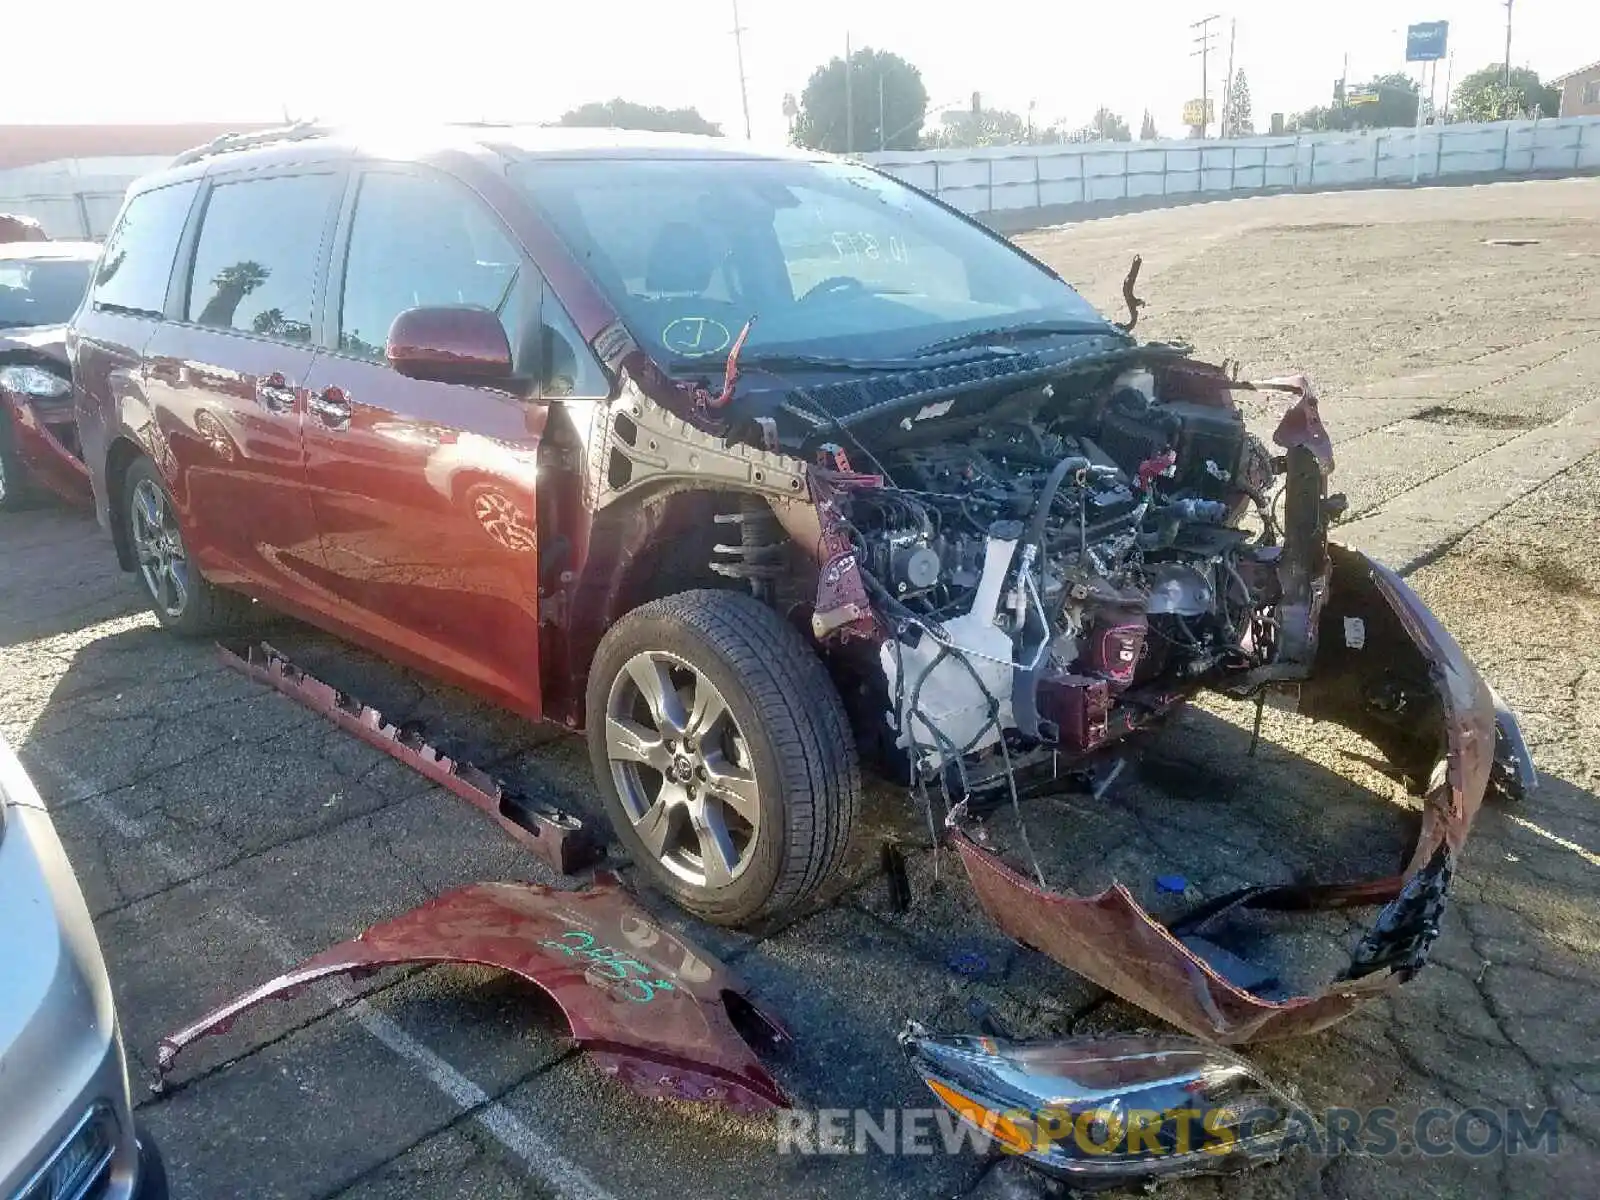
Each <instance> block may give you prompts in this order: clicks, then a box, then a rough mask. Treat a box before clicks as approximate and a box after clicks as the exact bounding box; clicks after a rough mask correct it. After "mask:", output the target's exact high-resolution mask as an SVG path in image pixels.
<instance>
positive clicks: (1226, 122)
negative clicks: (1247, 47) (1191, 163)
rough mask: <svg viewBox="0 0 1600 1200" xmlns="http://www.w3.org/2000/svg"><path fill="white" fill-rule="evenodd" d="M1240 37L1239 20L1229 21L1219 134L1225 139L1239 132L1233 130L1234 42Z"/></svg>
mask: <svg viewBox="0 0 1600 1200" xmlns="http://www.w3.org/2000/svg"><path fill="white" fill-rule="evenodd" d="M1238 36H1239V22H1238V20H1237V19H1230V20H1229V21H1228V80H1227V82H1226V83H1224V84H1223V85H1222V126H1221V128H1220V129H1219V130H1218V132H1219V133H1220V134H1221V135H1222V136H1223V137H1232V136H1233V135H1234V134H1235V133H1236V132H1237V130H1235V129H1234V128H1233V41H1234V39H1235V38H1236V37H1238Z"/></svg>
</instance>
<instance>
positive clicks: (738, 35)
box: [733, 0, 750, 142]
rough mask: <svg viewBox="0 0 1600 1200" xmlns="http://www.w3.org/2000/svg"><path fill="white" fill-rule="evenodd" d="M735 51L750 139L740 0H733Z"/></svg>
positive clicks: (746, 133) (745, 136)
mask: <svg viewBox="0 0 1600 1200" xmlns="http://www.w3.org/2000/svg"><path fill="white" fill-rule="evenodd" d="M733 51H734V53H735V54H736V55H737V56H738V58H739V103H740V104H742V105H744V140H745V141H747V142H748V141H749V140H750V91H749V89H748V88H746V87H745V82H744V26H743V25H741V24H739V0H733Z"/></svg>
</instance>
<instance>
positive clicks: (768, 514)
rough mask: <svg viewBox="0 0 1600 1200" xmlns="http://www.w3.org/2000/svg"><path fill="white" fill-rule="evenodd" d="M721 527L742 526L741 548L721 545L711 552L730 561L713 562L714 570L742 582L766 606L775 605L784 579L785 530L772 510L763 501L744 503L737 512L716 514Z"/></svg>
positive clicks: (753, 500) (747, 501)
mask: <svg viewBox="0 0 1600 1200" xmlns="http://www.w3.org/2000/svg"><path fill="white" fill-rule="evenodd" d="M714 519H715V521H716V522H717V524H718V525H737V526H738V527H739V543H738V545H727V544H724V543H720V542H719V543H718V544H717V545H715V546H713V547H712V549H713V550H714V551H715V552H716V553H717V554H719V555H722V556H724V557H725V558H726V559H727V560H728V561H725V562H713V563H712V564H711V569H712V570H713V571H715V572H716V573H717V574H718V575H726V576H727V577H728V578H730V579H743V580H745V581H746V582H747V583H749V585H750V593H751V595H753V596H754V597H755V598H756V599H757V600H760V601H762V602H763V603H766V604H770V603H772V598H773V584H774V583H775V582H776V581H777V580H778V579H780V578H781V577H782V576H783V573H784V570H785V564H784V561H783V560H784V542H783V529H782V526H780V525H779V524H778V518H777V517H776V516H774V515H773V512H772V509H771V508H770V507H768V505H767V504H766V503H765V502H764V501H761V500H755V499H747V500H744V501H742V502H741V505H740V509H739V511H738V512H736V513H717V514H716V517H715V518H714Z"/></svg>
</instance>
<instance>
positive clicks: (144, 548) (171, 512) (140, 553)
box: [122, 458, 251, 637]
mask: <svg viewBox="0 0 1600 1200" xmlns="http://www.w3.org/2000/svg"><path fill="white" fill-rule="evenodd" d="M122 519H123V520H124V521H125V522H127V527H126V528H127V534H128V545H129V546H130V547H132V549H133V555H134V560H135V564H134V573H135V574H136V575H137V576H138V578H139V582H140V583H141V584H142V585H143V587H144V591H145V596H146V598H147V599H148V600H149V602H150V607H151V608H152V609H153V610H154V612H155V614H156V620H158V621H160V622H161V623H162V624H163V625H165V626H166V627H167V628H168V629H171V630H173V631H174V632H177V633H182V634H186V635H188V636H191V637H204V636H207V635H210V634H216V633H222V632H226V631H228V630H230V629H234V628H236V627H238V626H239V625H240V624H241V623H242V622H243V621H244V620H245V619H246V618H247V617H248V616H249V614H250V610H251V602H250V600H249V599H248V598H247V597H244V596H240V595H238V594H236V593H234V592H228V591H224V590H223V589H222V588H219V587H214V586H213V585H212V584H210V583H208V582H207V581H206V579H205V577H204V576H203V575H201V574H200V569H199V567H197V566H196V565H195V564H194V562H193V561H191V559H190V558H189V550H188V547H187V546H186V545H185V543H184V540H183V531H182V530H181V529H180V528H179V527H178V515H177V509H176V507H175V506H174V505H173V503H172V495H171V493H170V492H168V491H167V485H166V482H165V481H164V480H163V479H162V478H161V473H160V472H159V471H157V470H156V467H155V464H154V463H152V462H151V461H150V460H149V459H148V458H141V459H139V460H138V461H136V462H135V463H133V464H132V465H131V466H130V467H129V468H128V474H127V477H126V479H125V480H124V482H123V502H122Z"/></svg>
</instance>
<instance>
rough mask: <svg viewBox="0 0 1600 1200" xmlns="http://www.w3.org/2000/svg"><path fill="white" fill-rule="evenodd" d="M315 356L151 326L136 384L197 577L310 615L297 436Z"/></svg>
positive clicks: (310, 529)
mask: <svg viewBox="0 0 1600 1200" xmlns="http://www.w3.org/2000/svg"><path fill="white" fill-rule="evenodd" d="M315 357H316V351H315V350H313V349H312V348H311V347H309V346H295V345H288V344H285V343H281V342H272V341H267V340H265V339H263V338H254V337H249V336H245V335H241V334H235V333H230V332H225V331H221V330H210V329H201V328H198V327H195V326H186V325H176V324H168V325H161V326H158V327H157V328H156V330H155V334H154V336H153V337H152V338H151V339H150V342H149V344H148V345H147V346H146V348H145V351H144V370H143V379H142V382H143V391H144V404H145V405H146V406H147V407H146V411H147V413H148V418H149V421H150V423H151V425H152V426H153V430H152V433H151V436H152V438H153V439H155V440H156V441H157V442H158V444H159V445H160V446H163V447H165V449H166V451H167V453H168V456H169V460H168V462H167V463H166V464H164V465H163V474H164V475H165V477H166V480H167V486H168V488H169V489H170V490H171V492H172V497H173V500H174V501H175V502H176V505H177V510H178V518H179V521H180V523H181V524H182V527H183V533H184V540H185V542H186V543H187V545H188V548H189V553H190V555H191V556H193V557H194V559H195V560H196V561H197V562H198V563H199V564H200V569H201V570H202V571H203V572H205V575H206V578H208V579H211V580H213V581H214V582H216V583H219V584H222V585H224V586H234V587H241V588H244V589H245V590H248V591H253V592H260V593H266V594H274V595H281V596H282V597H284V598H285V599H287V600H288V601H290V602H291V603H298V604H299V605H301V606H303V607H306V608H310V609H312V610H319V609H323V608H325V607H326V605H327V602H326V599H325V598H322V597H319V596H318V594H317V592H318V589H317V588H316V585H315V584H314V582H313V581H311V580H310V579H309V578H308V577H307V574H306V571H307V569H308V568H311V567H315V566H316V565H317V564H318V563H319V562H320V560H321V549H320V546H319V544H318V539H317V528H316V522H315V519H314V518H313V516H312V511H311V501H310V497H309V496H307V494H306V490H305V466H304V449H303V445H302V432H301V430H302V426H303V424H304V420H305V403H304V396H303V394H302V389H301V385H302V384H303V383H304V382H305V378H306V376H307V374H308V373H309V372H310V370H311V363H312V360H313V359H314V358H315ZM157 461H158V463H159V462H160V460H159V459H158V460H157Z"/></svg>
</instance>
